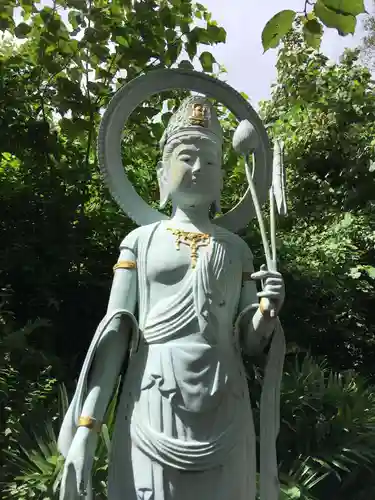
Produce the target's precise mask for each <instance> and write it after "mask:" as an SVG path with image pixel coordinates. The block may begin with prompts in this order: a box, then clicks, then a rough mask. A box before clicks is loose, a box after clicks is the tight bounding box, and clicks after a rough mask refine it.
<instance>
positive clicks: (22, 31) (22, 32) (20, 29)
mask: <svg viewBox="0 0 375 500" xmlns="http://www.w3.org/2000/svg"><path fill="white" fill-rule="evenodd" d="M30 31H31V26H29V25H28V24H26V23H20V24H18V25H17V26H16V27H15V30H14V34H15V35H16V37H17V38H27V35H28V34H29V33H30Z"/></svg>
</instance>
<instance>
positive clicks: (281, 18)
mask: <svg viewBox="0 0 375 500" xmlns="http://www.w3.org/2000/svg"><path fill="white" fill-rule="evenodd" d="M295 16H296V13H295V11H294V10H283V11H281V12H278V13H277V14H275V15H274V16H273V17H272V19H270V20H269V21H268V23H267V24H266V26H265V27H264V29H263V32H262V45H263V49H264V50H265V51H266V50H268V49H270V48H275V47H277V46H278V45H279V43H280V40H281V39H282V37H283V36H284V35H286V34H287V33H288V31H289V30H290V29H291V28H292V25H293V21H294V18H295Z"/></svg>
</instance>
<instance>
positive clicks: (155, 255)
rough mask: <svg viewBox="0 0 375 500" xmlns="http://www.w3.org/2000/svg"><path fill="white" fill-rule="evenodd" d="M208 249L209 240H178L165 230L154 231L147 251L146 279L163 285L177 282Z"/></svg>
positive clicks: (209, 245)
mask: <svg viewBox="0 0 375 500" xmlns="http://www.w3.org/2000/svg"><path fill="white" fill-rule="evenodd" d="M210 249H211V241H210V240H208V241H204V240H203V241H202V242H200V241H198V242H191V241H185V240H182V239H180V240H179V239H178V237H177V236H176V235H174V234H172V233H171V232H169V231H166V230H161V231H156V232H155V233H154V235H153V237H152V239H151V241H150V246H149V249H148V252H147V266H146V269H147V278H148V281H149V282H150V283H160V284H163V285H173V284H175V283H179V282H180V281H181V280H182V279H183V278H184V277H185V275H186V273H187V272H189V271H190V270H193V269H194V267H195V265H196V263H197V262H198V260H199V259H202V257H203V255H204V254H205V253H206V252H208V251H210Z"/></svg>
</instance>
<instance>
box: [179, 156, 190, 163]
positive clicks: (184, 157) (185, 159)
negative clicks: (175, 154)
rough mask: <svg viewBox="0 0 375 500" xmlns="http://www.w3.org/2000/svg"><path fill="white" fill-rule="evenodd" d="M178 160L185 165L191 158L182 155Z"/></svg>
mask: <svg viewBox="0 0 375 500" xmlns="http://www.w3.org/2000/svg"><path fill="white" fill-rule="evenodd" d="M180 160H181V161H184V162H185V163H189V162H190V161H191V157H190V156H187V155H182V156H180Z"/></svg>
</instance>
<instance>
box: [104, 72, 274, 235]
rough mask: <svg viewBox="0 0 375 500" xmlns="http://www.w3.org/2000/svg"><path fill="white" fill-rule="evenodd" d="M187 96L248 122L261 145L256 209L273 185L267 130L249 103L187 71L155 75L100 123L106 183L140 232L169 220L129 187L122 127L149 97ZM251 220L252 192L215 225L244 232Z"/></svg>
mask: <svg viewBox="0 0 375 500" xmlns="http://www.w3.org/2000/svg"><path fill="white" fill-rule="evenodd" d="M176 89H181V90H191V91H195V92H199V93H201V94H203V95H206V96H207V97H213V98H215V99H217V100H218V101H219V102H221V103H222V104H224V105H225V106H226V107H227V108H228V109H229V110H230V111H231V112H232V113H233V114H234V116H235V117H236V118H237V120H238V121H241V120H249V121H250V123H252V125H253V126H254V128H255V130H256V132H257V134H258V137H259V144H258V147H257V149H256V150H255V151H254V155H255V167H254V169H253V180H254V184H255V187H256V190H257V195H258V198H259V203H260V204H261V205H263V203H264V202H265V201H266V199H267V196H268V191H269V188H270V186H271V182H272V153H271V148H270V144H269V140H268V135H267V132H266V129H265V127H264V125H263V123H262V121H261V120H260V118H259V116H258V114H257V113H256V111H255V110H254V109H253V107H252V106H251V105H250V103H249V102H248V101H247V100H246V99H245V98H244V97H243V96H242V95H241V94H240V93H239V92H237V91H236V90H234V89H233V88H232V87H230V86H229V85H227V84H226V83H224V82H222V81H220V80H217V79H216V78H213V77H211V76H209V75H206V74H204V73H200V72H197V71H192V70H185V69H158V70H153V71H150V72H149V73H146V74H144V75H142V76H139V77H137V78H135V79H134V80H131V81H130V82H129V83H127V84H125V85H124V86H123V87H121V88H120V89H119V90H118V91H117V92H116V93H115V95H114V96H113V98H112V100H111V101H110V103H109V105H108V107H107V109H106V111H105V113H104V115H103V118H102V120H101V123H100V128H99V135H98V158H99V166H100V170H101V172H102V175H103V178H104V182H105V184H106V185H107V187H108V189H109V190H110V192H111V194H112V197H113V198H114V200H115V201H116V202H117V204H118V205H119V207H120V208H121V209H122V210H123V211H124V212H125V213H126V214H127V215H128V216H129V217H130V218H132V219H133V220H134V222H136V224H138V225H139V226H144V225H147V224H152V223H155V222H158V221H160V220H166V219H168V216H167V215H165V214H162V213H161V212H159V211H158V210H156V209H154V208H152V207H151V206H149V205H148V204H147V203H146V202H145V201H144V200H143V199H142V198H141V197H140V196H139V194H138V193H137V192H136V190H135V189H134V187H133V185H132V184H131V182H130V181H129V179H128V177H127V175H126V173H125V169H124V165H123V162H122V157H121V141H122V136H123V129H124V126H125V124H126V122H127V120H128V119H129V116H130V115H131V113H132V112H133V111H134V110H135V108H136V107H137V106H139V104H141V103H142V102H144V101H145V100H147V99H149V98H150V97H151V96H152V95H155V94H159V93H160V92H164V91H168V90H176ZM254 216H255V209H254V205H253V201H252V198H251V193H250V190H249V189H247V190H246V192H245V194H244V196H243V197H242V198H241V200H240V201H239V202H238V203H237V205H235V206H234V207H233V208H232V209H231V210H230V211H228V212H227V213H225V214H224V215H222V216H220V217H217V218H216V219H215V224H217V225H218V226H221V227H224V228H226V229H228V230H230V231H232V232H238V231H240V230H241V229H243V228H245V227H246V226H247V224H248V222H249V221H250V220H251V219H252V218H253V217H254Z"/></svg>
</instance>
